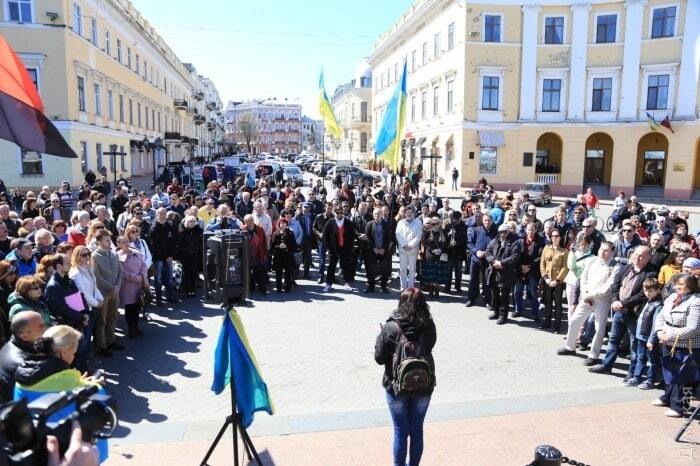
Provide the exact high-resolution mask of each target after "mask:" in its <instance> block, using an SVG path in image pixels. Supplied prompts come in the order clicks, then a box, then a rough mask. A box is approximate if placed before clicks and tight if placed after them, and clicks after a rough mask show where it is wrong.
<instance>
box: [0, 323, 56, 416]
mask: <svg viewBox="0 0 700 466" xmlns="http://www.w3.org/2000/svg"><path fill="white" fill-rule="evenodd" d="M10 329H11V331H12V337H11V338H10V341H9V342H8V343H7V344H6V345H5V346H3V347H2V349H0V403H5V402H7V401H11V400H12V397H13V394H14V389H15V371H16V370H17V367H19V365H20V364H22V361H24V360H25V359H26V358H27V356H28V355H30V354H36V351H35V349H34V341H36V339H37V338H39V337H40V336H41V335H42V334H43V333H44V330H46V327H45V325H44V319H43V317H41V314H39V313H38V312H34V311H22V312H20V313H18V314H16V315H15V316H14V317H13V318H12V323H11V324H10Z"/></svg>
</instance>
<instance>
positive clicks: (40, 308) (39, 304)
mask: <svg viewBox="0 0 700 466" xmlns="http://www.w3.org/2000/svg"><path fill="white" fill-rule="evenodd" d="M7 305H8V306H9V307H10V313H9V314H8V317H9V319H10V320H12V318H13V317H14V316H15V314H18V313H20V312H22V311H36V312H38V313H39V314H41V317H43V318H44V325H46V328H49V327H51V326H53V319H52V318H51V314H49V309H48V307H46V303H45V302H44V301H42V300H41V299H39V300H37V301H31V300H29V299H26V298H23V297H22V296H21V295H19V294H17V292H16V291H13V292H12V293H10V297H9V298H7Z"/></svg>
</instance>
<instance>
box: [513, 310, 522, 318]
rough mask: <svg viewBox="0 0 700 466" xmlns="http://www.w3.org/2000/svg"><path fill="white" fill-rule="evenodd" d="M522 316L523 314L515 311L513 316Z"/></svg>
mask: <svg viewBox="0 0 700 466" xmlns="http://www.w3.org/2000/svg"><path fill="white" fill-rule="evenodd" d="M520 315H521V314H520V313H519V312H518V311H513V314H512V316H513V317H520Z"/></svg>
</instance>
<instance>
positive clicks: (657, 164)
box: [642, 150, 666, 187]
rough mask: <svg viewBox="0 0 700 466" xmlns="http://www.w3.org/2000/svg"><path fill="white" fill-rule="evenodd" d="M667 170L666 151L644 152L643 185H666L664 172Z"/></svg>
mask: <svg viewBox="0 0 700 466" xmlns="http://www.w3.org/2000/svg"><path fill="white" fill-rule="evenodd" d="M665 170H666V152H665V151H662V150H648V151H645V152H644V173H643V176H642V185H643V186H660V187H663V185H664V172H665Z"/></svg>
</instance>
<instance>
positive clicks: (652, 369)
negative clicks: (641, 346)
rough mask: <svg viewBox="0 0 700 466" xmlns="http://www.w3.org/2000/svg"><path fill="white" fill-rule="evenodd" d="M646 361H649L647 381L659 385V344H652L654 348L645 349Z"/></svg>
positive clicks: (660, 378)
mask: <svg viewBox="0 0 700 466" xmlns="http://www.w3.org/2000/svg"><path fill="white" fill-rule="evenodd" d="M647 360H648V361H649V369H648V370H647V379H649V380H651V381H652V382H654V383H659V382H661V380H662V377H661V349H660V348H659V343H658V342H657V343H656V344H654V347H653V348H652V349H651V351H650V350H649V349H647Z"/></svg>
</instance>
